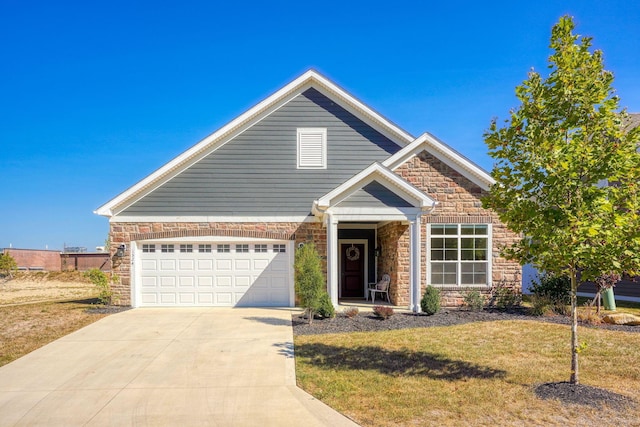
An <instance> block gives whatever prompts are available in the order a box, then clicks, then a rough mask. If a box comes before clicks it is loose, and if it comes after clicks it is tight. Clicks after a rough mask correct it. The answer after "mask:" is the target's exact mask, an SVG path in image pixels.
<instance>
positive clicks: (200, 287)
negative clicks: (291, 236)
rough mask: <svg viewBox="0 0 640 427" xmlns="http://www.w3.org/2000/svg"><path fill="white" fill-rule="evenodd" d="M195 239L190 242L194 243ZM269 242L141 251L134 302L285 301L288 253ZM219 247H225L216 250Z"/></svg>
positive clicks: (257, 303)
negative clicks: (275, 250) (208, 248)
mask: <svg viewBox="0 0 640 427" xmlns="http://www.w3.org/2000/svg"><path fill="white" fill-rule="evenodd" d="M276 243H277V244H278V245H281V246H284V247H285V248H286V244H285V245H282V243H285V242H276ZM162 244H163V245H167V246H171V245H173V246H174V247H176V248H179V247H182V246H188V245H191V244H192V243H186V244H185V242H184V241H182V242H178V243H177V242H172V241H167V242H162ZM200 245H202V244H201V243H193V247H194V248H198V247H199V246H200ZM207 245H209V243H207ZM273 245H274V244H272V243H269V244H264V243H259V244H258V243H254V242H251V241H249V242H246V243H245V242H242V243H238V242H229V243H226V242H225V243H222V244H218V243H217V242H216V243H213V242H212V243H211V247H212V249H213V251H211V252H200V251H196V252H186V251H185V252H178V251H176V252H173V253H167V252H153V253H150V252H141V253H140V259H141V261H140V275H139V276H138V277H139V280H140V283H139V290H138V295H139V297H138V298H139V301H138V302H137V303H136V304H137V305H143V306H174V305H175V306H235V305H238V306H275V305H278V306H283V305H284V306H288V305H289V294H290V288H291V286H292V285H290V284H289V282H290V280H291V279H290V278H291V276H292V274H291V271H290V270H291V268H292V266H291V265H290V254H289V253H286V252H285V253H281V252H273V251H272V246H273ZM139 246H140V247H141V246H142V245H139ZM218 248H220V249H222V250H229V252H217V251H216V249H218ZM278 249H280V247H279V248H278ZM237 250H242V252H237ZM265 250H267V251H268V252H264V251H265ZM247 251H248V252H247Z"/></svg>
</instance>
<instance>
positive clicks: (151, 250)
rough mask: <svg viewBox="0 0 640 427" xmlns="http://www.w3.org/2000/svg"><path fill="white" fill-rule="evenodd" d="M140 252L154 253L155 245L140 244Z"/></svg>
mask: <svg viewBox="0 0 640 427" xmlns="http://www.w3.org/2000/svg"><path fill="white" fill-rule="evenodd" d="M142 252H146V253H155V252H156V245H142Z"/></svg>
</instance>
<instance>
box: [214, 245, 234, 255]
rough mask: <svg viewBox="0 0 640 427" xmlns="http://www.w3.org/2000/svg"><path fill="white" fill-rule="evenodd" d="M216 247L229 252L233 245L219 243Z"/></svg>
mask: <svg viewBox="0 0 640 427" xmlns="http://www.w3.org/2000/svg"><path fill="white" fill-rule="evenodd" d="M216 249H217V251H218V252H219V253H228V252H231V245H228V244H220V245H218V246H217V248H216Z"/></svg>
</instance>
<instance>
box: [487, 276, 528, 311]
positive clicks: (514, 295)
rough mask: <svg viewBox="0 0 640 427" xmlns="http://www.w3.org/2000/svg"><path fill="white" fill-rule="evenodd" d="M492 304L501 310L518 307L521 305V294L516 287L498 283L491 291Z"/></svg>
mask: <svg viewBox="0 0 640 427" xmlns="http://www.w3.org/2000/svg"><path fill="white" fill-rule="evenodd" d="M493 303H494V304H495V306H496V307H497V308H499V309H502V310H505V309H509V308H513V307H518V306H520V304H521V303H522V294H521V293H520V291H519V290H518V289H517V287H515V286H512V285H509V284H507V283H504V282H500V283H498V284H497V285H496V287H495V288H494V289H493Z"/></svg>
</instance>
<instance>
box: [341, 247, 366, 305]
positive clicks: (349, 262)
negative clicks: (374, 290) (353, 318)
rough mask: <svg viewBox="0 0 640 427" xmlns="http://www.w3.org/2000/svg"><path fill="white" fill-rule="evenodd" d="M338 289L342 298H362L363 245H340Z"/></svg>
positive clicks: (363, 286)
mask: <svg viewBox="0 0 640 427" xmlns="http://www.w3.org/2000/svg"><path fill="white" fill-rule="evenodd" d="M340 258H341V259H340V261H341V263H340V265H341V269H340V270H341V271H340V288H341V296H342V298H354V297H356V298H362V297H363V296H364V288H365V283H364V258H365V253H364V245H363V244H357V243H355V244H352V243H342V244H340Z"/></svg>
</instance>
